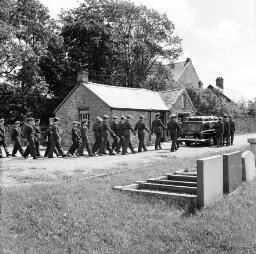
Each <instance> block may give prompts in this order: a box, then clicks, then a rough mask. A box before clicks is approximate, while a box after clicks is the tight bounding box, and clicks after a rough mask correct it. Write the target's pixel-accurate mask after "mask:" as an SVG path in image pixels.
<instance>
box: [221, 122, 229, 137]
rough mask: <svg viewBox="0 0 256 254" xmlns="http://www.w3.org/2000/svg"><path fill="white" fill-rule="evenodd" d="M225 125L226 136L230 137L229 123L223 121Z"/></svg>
mask: <svg viewBox="0 0 256 254" xmlns="http://www.w3.org/2000/svg"><path fill="white" fill-rule="evenodd" d="M223 123H224V135H230V126H229V121H223Z"/></svg>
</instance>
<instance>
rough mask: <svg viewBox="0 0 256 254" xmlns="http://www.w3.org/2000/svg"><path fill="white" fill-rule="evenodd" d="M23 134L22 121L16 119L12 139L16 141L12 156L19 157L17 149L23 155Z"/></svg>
mask: <svg viewBox="0 0 256 254" xmlns="http://www.w3.org/2000/svg"><path fill="white" fill-rule="evenodd" d="M21 136H22V133H21V129H20V121H16V122H15V124H14V127H13V129H12V134H11V139H12V141H14V146H13V150H12V157H17V156H16V153H17V151H19V152H20V154H21V155H22V156H23V154H24V151H23V149H22V146H21V143H20V138H21Z"/></svg>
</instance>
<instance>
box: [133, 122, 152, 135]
mask: <svg viewBox="0 0 256 254" xmlns="http://www.w3.org/2000/svg"><path fill="white" fill-rule="evenodd" d="M134 130H135V131H137V130H138V133H144V130H146V131H148V132H150V131H149V129H148V128H147V127H146V124H145V123H144V122H142V121H138V122H137V123H136V125H135V129H134Z"/></svg>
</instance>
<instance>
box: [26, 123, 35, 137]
mask: <svg viewBox="0 0 256 254" xmlns="http://www.w3.org/2000/svg"><path fill="white" fill-rule="evenodd" d="M24 133H25V135H26V138H27V140H29V139H33V140H34V139H35V128H34V126H33V125H30V124H26V126H25V129H24Z"/></svg>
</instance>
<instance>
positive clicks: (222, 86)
mask: <svg viewBox="0 0 256 254" xmlns="http://www.w3.org/2000/svg"><path fill="white" fill-rule="evenodd" d="M223 83H224V80H223V78H222V77H218V78H216V86H217V87H218V88H220V89H222V90H223V89H224V84H223Z"/></svg>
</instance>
